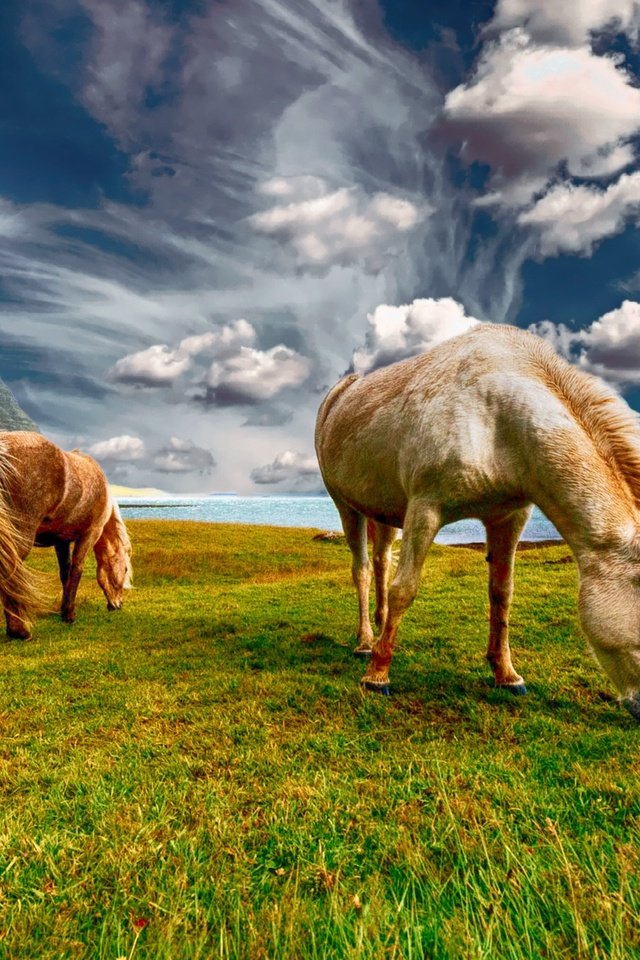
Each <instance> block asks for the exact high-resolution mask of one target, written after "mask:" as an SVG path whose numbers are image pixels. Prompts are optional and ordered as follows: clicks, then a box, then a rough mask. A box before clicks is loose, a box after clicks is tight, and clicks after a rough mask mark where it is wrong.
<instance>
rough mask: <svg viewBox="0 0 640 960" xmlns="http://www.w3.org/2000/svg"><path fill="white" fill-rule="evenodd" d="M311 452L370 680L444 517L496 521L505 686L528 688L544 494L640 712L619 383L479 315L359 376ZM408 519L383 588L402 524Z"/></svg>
mask: <svg viewBox="0 0 640 960" xmlns="http://www.w3.org/2000/svg"><path fill="white" fill-rule="evenodd" d="M316 450H317V454H318V460H319V463H320V468H321V470H322V475H323V478H324V481H325V484H326V487H327V490H328V491H329V493H330V494H331V496H332V497H333V499H334V501H335V503H336V506H337V507H338V510H339V512H340V516H341V518H342V523H343V526H344V531H345V534H346V537H347V541H348V543H349V546H350V548H351V552H352V555H353V566H352V572H353V579H354V583H355V585H356V588H357V591H358V598H359V606H360V622H359V627H358V640H359V647H358V650H357V651H356V652H360V653H364V654H367V653H369V652H370V653H371V654H372V656H371V660H370V663H369V667H368V669H367V671H366V673H365V675H364V677H363V684H364V685H365V686H367V687H371V688H374V689H378V690H381V691H382V692H388V683H389V665H390V662H391V657H392V653H393V646H394V642H395V639H396V633H397V630H398V626H399V623H400V621H401V618H402V616H403V614H404V613H405V611H406V610H407V608H408V607H409V605H410V604H411V603H412V601H413V599H414V597H415V595H416V591H417V589H418V581H419V578H420V572H421V568H422V565H423V561H424V559H425V555H426V553H427V550H428V549H429V546H430V544H431V542H432V541H433V538H434V536H435V535H436V533H437V532H438V530H439V529H440V527H442V526H443V525H444V524H446V523H450V522H451V521H453V520H460V519H461V518H464V517H479V518H480V519H481V520H482V521H483V523H484V525H485V527H486V531H487V554H488V556H487V559H488V560H489V599H490V609H491V613H490V630H489V647H488V650H487V659H488V660H489V662H490V664H491V666H492V668H493V671H494V675H495V682H496V684H497V685H499V686H502V687H506V688H509V689H511V690H512V691H513V692H514V693H524V692H525V687H524V682H523V680H522V677H521V676H520V675H519V674H518V673H517V672H516V671H515V670H514V668H513V665H512V662H511V655H510V651H509V639H508V619H509V606H510V603H511V598H512V593H513V563H514V556H515V549H516V544H517V541H518V538H519V537H520V534H521V532H522V530H523V528H524V525H525V523H526V521H527V518H528V516H529V513H530V510H531V504H537V505H538V506H539V507H540V508H541V510H542V511H543V512H544V513H545V514H546V515H547V517H549V519H550V520H551V521H552V522H553V523H554V524H555V526H556V527H557V529H558V530H559V531H560V533H561V534H562V535H563V537H564V538H565V539H566V541H567V543H568V544H569V546H570V547H571V550H572V551H573V554H574V556H575V558H576V561H577V565H578V570H579V574H580V596H579V612H580V619H581V622H582V625H583V628H584V631H585V633H586V635H587V638H588V639H589V642H590V644H591V646H592V648H593V652H594V654H595V656H596V658H597V660H598V662H599V663H600V664H601V666H602V667H603V669H604V670H605V672H606V673H607V674H608V675H609V677H610V678H611V680H612V681H613V683H614V684H615V686H616V687H617V689H618V690H619V692H620V694H621V696H622V700H623V702H624V704H625V706H626V707H627V708H628V709H629V711H630V712H631V713H632V714H633V715H634V716H635V717H636V718H637V719H640V420H639V419H638V417H637V416H636V415H635V414H634V413H633V412H632V411H631V410H630V409H629V407H628V406H627V405H626V404H625V403H624V401H622V400H621V399H620V398H619V397H618V396H617V395H616V394H615V393H614V392H613V391H612V390H610V389H609V388H608V387H606V386H605V385H604V384H603V383H602V382H601V381H599V380H597V379H596V378H595V377H591V376H589V375H587V374H584V373H582V372H580V371H578V370H576V369H575V368H574V367H572V366H570V365H569V364H567V363H566V362H565V361H564V360H562V359H561V358H560V357H558V356H557V354H556V353H555V352H554V351H553V349H552V348H551V347H550V346H549V345H548V344H547V343H546V342H545V341H543V340H541V339H540V338H539V337H535V336H533V335H532V334H529V333H526V332H524V331H522V330H519V329H517V328H514V327H508V326H502V325H500V326H497V325H494V324H479V325H478V326H476V327H474V328H473V329H472V330H470V331H469V332H468V333H465V334H463V335H462V336H459V337H455V338H454V339H451V340H448V341H446V342H444V343H442V344H440V345H439V346H437V347H435V348H434V349H433V350H430V351H428V352H427V353H425V354H423V355H422V356H419V357H415V358H413V359H410V360H403V361H401V362H399V363H395V364H393V365H391V366H389V367H385V368H384V369H381V370H376V371H375V372H373V373H370V374H368V375H367V376H365V377H358V376H349V377H346V378H345V379H344V380H341V381H340V382H339V383H338V384H337V385H336V386H335V387H333V389H332V390H331V391H330V392H329V393H328V395H327V396H326V398H325V399H324V401H323V403H322V405H321V407H320V410H319V412H318V421H317V426H316ZM366 518H372V519H373V520H375V521H376V524H375V530H376V536H375V546H374V558H373V559H374V569H375V572H376V581H377V604H376V621H377V622H378V624H379V625H381V627H382V631H381V634H380V636H379V638H378V640H377V641H374V639H373V633H372V629H371V625H370V623H369V606H368V594H369V582H370V567H369V559H368V554H367V533H366V526H367V524H366ZM397 527H402V528H403V531H404V532H403V538H402V546H401V550H400V557H399V562H398V567H397V571H396V574H395V577H394V579H393V582H392V584H391V587H390V589H389V591H388V598H387V587H386V580H387V573H388V569H389V561H390V550H391V547H390V544H391V541H392V539H393V533H394V530H393V528H397Z"/></svg>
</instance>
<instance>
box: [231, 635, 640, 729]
mask: <svg viewBox="0 0 640 960" xmlns="http://www.w3.org/2000/svg"><path fill="white" fill-rule="evenodd" d="M234 640H235V641H236V643H235V647H236V649H235V651H234V656H233V658H231V656H230V658H229V663H231V662H233V661H235V662H236V663H237V665H238V666H239V667H241V668H242V669H247V667H248V668H249V669H251V670H254V671H263V672H278V671H280V670H284V671H287V672H288V671H292V670H293V671H295V670H297V671H299V672H300V673H301V674H302V675H306V676H314V677H315V678H318V679H325V680H328V681H335V680H336V679H338V678H340V679H342V680H348V679H349V678H352V680H353V683H354V687H355V686H357V687H359V681H360V675H361V674H362V667H363V664H362V661H361V660H359V659H356V658H354V656H353V644H352V643H345V642H343V641H339V640H338V639H337V638H336V637H335V636H332V635H331V634H328V633H324V632H322V631H313V632H308V633H302V634H300V633H299V632H296V630H295V627H294V625H293V624H290V623H288V622H282V621H281V622H279V623H278V622H275V623H273V624H272V625H271V629H267V630H263V631H261V632H260V633H259V634H251V635H248V634H245V635H244V636H243V637H238V636H237V635H236V637H234ZM527 690H528V693H527V695H526V696H524V697H514V696H513V694H512V693H510V692H508V691H507V690H503V689H500V688H497V687H495V685H494V682H493V678H492V677H491V675H490V669H489V667H488V666H487V669H486V672H484V673H483V671H482V669H481V668H480V667H478V666H476V665H474V664H470V663H468V662H466V661H465V662H461V663H460V665H457V664H455V663H453V662H448V663H443V662H436V661H432V662H429V663H425V662H424V653H423V658H422V660H421V661H420V660H415V659H414V658H413V657H412V655H411V653H410V652H409V651H407V652H404V651H403V650H402V649H400V650H398V652H397V655H396V658H395V659H394V674H393V678H392V681H391V696H390V697H389V703H390V705H391V709H393V710H398V711H400V712H403V713H420V714H422V715H424V716H425V717H426V718H429V716H432V717H437V716H438V715H441V714H446V716H447V717H449V718H451V719H455V718H457V719H458V720H459V721H463V722H464V721H466V722H468V723H471V724H472V725H475V724H476V722H477V719H478V711H479V710H481V709H483V708H486V707H490V708H492V709H493V710H495V711H498V712H500V713H502V714H504V713H508V714H509V715H511V716H515V717H521V718H523V719H526V718H527V717H529V718H530V719H531V720H533V719H534V718H539V719H542V718H544V719H545V720H546V721H547V722H548V721H549V720H552V721H553V722H554V723H555V724H557V725H558V726H562V725H572V724H573V725H580V726H584V727H587V728H589V729H591V730H593V729H607V728H609V729H610V728H612V727H614V728H620V729H623V728H624V729H628V728H629V727H630V726H631V727H632V726H634V721H633V720H632V718H631V717H628V716H627V715H626V712H624V711H623V710H622V707H620V706H618V704H617V698H616V697H615V695H614V694H613V693H608V692H605V691H602V690H592V689H591V688H589V687H587V686H584V685H580V684H578V685H576V686H575V687H574V688H573V689H571V690H568V691H565V690H564V689H563V690H561V691H558V690H553V691H550V690H548V689H547V688H546V685H545V684H544V683H541V684H538V683H536V682H535V679H534V681H533V682H527ZM363 695H364V696H366V697H371V698H377V697H380V694H377V693H375V692H371V691H367V692H363ZM380 699H381V700H385V699H386V698H383V697H380ZM484 712H485V713H486V710H485V711H484Z"/></svg>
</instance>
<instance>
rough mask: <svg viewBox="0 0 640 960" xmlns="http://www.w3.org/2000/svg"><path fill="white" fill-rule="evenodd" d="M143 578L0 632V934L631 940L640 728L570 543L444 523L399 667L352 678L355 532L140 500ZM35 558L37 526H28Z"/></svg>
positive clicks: (4, 947) (74, 953)
mask: <svg viewBox="0 0 640 960" xmlns="http://www.w3.org/2000/svg"><path fill="white" fill-rule="evenodd" d="M129 527H130V532H131V535H132V540H133V543H134V549H135V557H134V560H135V565H134V569H135V583H136V587H135V590H133V591H132V592H131V594H130V595H128V596H127V601H126V605H125V607H124V608H123V610H122V611H120V612H118V613H113V614H108V613H107V610H106V607H105V604H104V600H103V598H102V595H101V594H100V592H99V589H98V587H97V585H96V584H95V581H94V579H93V575H94V571H93V569H92V568H89V569H88V570H87V572H86V575H85V578H84V580H83V582H82V583H81V586H80V593H79V603H78V619H77V622H76V624H75V625H74V626H72V627H69V626H67V625H65V624H63V623H61V622H60V621H59V620H58V619H57V618H56V617H54V616H48V617H45V618H43V619H41V620H39V621H38V623H37V624H36V627H35V630H34V639H33V640H32V641H30V642H27V643H21V642H19V641H12V642H7V643H5V644H4V645H3V650H2V653H3V656H2V658H1V661H0V664H1V670H2V677H1V682H0V722H1V723H2V737H1V740H0V958H5V957H6V958H12V960H13V958H29V960H32V958H56V960H60V958H81V957H82V958H85V957H86V958H91V960H93V958H111V960H116V958H137V960H141V958H149V960H183V958H184V960H187V958H189V960H191V958H202V960H205V958H206V960H209V958H242V960H244V958H246V960H260V958H265V960H267V958H268V960H276V958H278V960H279V958H291V960H294V958H295V960H298V958H301V960H307V958H309V960H311V958H313V960H328V958H363V960H364V958H371V960H373V958H375V960H379V958H397V960H400V958H402V960H415V958H423V957H424V958H436V960H440V958H464V960H467V958H470V960H475V958H487V960H489V958H490V960H500V958H508V960H518V958H522V960H525V958H526V960H531V958H538V957H544V958H567V960H575V958H585V960H586V958H589V960H592V958H602V960H605V958H606V960H621V958H627V957H628V958H633V957H637V956H640V871H639V869H638V868H639V859H640V846H639V843H638V839H639V834H638V826H639V823H640V786H639V777H638V773H639V763H638V742H639V736H640V731H638V728H637V727H636V726H634V723H633V721H632V720H631V719H630V718H629V717H628V716H627V714H626V713H625V711H623V709H622V708H621V707H620V706H619V705H618V704H617V703H616V701H615V698H614V697H613V691H612V690H611V688H610V687H609V685H608V682H607V681H606V679H605V678H604V677H603V675H602V674H601V673H600V672H599V670H598V669H597V667H596V666H595V664H594V663H593V661H592V660H591V659H590V657H589V655H588V654H587V653H586V645H585V642H584V640H583V639H582V637H581V635H580V633H579V630H578V627H577V621H576V610H575V602H576V569H575V564H573V563H558V562H556V561H558V560H559V559H561V558H562V557H564V556H566V554H567V549H566V547H563V546H560V547H552V548H545V549H540V550H532V551H528V552H523V553H521V554H519V556H518V563H517V584H516V599H515V604H514V610H513V623H512V647H513V652H514V662H515V665H516V668H517V669H518V670H519V671H520V672H521V673H522V674H523V675H524V677H525V680H526V681H527V686H528V689H529V695H528V696H527V697H524V698H513V697H511V696H510V695H509V694H507V693H504V692H503V691H499V690H495V689H493V687H492V684H491V680H490V674H489V671H488V668H487V666H486V664H485V661H484V651H485V648H486V641H487V623H486V622H487V601H486V582H485V580H486V564H485V562H484V558H483V556H482V554H481V553H476V552H473V551H469V550H460V549H453V548H450V547H435V548H433V550H432V552H431V554H430V556H429V558H428V561H427V564H426V566H425V576H424V582H423V584H422V588H421V590H420V594H419V596H418V599H417V600H416V602H415V604H414V605H413V607H412V608H411V610H410V611H409V612H408V614H407V616H406V617H405V620H404V623H403V625H402V628H401V635H400V647H399V649H398V651H397V654H396V657H395V660H394V664H393V666H392V684H393V696H392V697H391V698H389V699H387V698H384V697H379V696H377V695H375V694H366V695H365V694H363V693H362V692H361V691H360V689H359V684H358V681H359V678H360V675H361V673H362V671H363V666H362V664H361V663H359V662H358V661H356V660H354V658H353V656H352V653H351V650H352V647H353V644H354V641H353V632H354V629H353V628H354V625H355V614H356V605H355V596H354V592H353V589H352V587H351V583H350V572H349V568H350V560H349V556H348V552H347V550H346V547H345V546H344V544H341V543H336V542H327V543H322V542H314V541H313V540H312V539H311V533H310V532H309V531H299V530H278V529H273V528H258V527H225V526H216V525H205V524H189V523H169V522H152V521H137V522H131V523H130V524H129ZM34 557H35V561H34V562H35V563H36V565H37V566H38V567H40V568H41V569H45V570H49V571H51V575H52V577H53V570H54V557H53V552H52V551H46V552H44V551H43V552H40V553H38V554H35V553H34Z"/></svg>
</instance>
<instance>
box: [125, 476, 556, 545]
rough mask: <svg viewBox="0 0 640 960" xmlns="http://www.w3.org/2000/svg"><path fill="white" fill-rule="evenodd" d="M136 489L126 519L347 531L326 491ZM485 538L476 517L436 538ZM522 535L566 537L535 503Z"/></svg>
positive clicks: (127, 505) (527, 539) (448, 540)
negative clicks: (160, 491) (204, 492)
mask: <svg viewBox="0 0 640 960" xmlns="http://www.w3.org/2000/svg"><path fill="white" fill-rule="evenodd" d="M112 489H113V488H112ZM116 489H117V488H116ZM124 489H127V490H129V489H131V488H124ZM135 494H136V495H132V494H129V493H127V494H120V495H116V499H117V500H118V503H119V505H120V509H121V511H122V515H123V517H124V519H125V520H127V519H132V520H133V519H135V520H138V519H139V520H145V519H149V520H162V519H166V520H191V521H196V522H200V523H231V524H243V525H244V524H250V525H252V524H256V525H259V526H270V527H302V528H306V529H312V530H321V531H322V530H325V531H336V532H341V531H342V525H341V523H340V517H339V515H338V511H337V510H336V507H335V505H334V503H333V500H332V499H331V497H328V496H326V495H322V496H321V495H315V496H308V495H305V496H300V495H298V496H296V495H289V494H286V495H285V494H280V495H277V494H266V495H263V496H257V497H256V496H253V497H244V496H239V495H238V494H235V493H229V494H217V495H211V494H208V495H204V496H202V495H201V496H180V495H178V494H174V495H171V494H161V495H160V496H149V495H148V494H145V491H144V490H136V491H135ZM484 540H485V530H484V527H483V526H482V523H481V522H480V521H479V520H473V519H469V520H459V521H457V522H456V523H452V524H449V525H447V526H446V527H443V528H442V530H440V531H439V533H438V535H437V536H436V543H444V544H460V545H465V546H466V545H469V544H473V543H484ZM522 541H524V542H531V543H537V544H539V545H542V543H543V542H545V541H553V542H554V543H561V542H562V538H561V537H560V534H559V533H558V531H557V530H556V529H555V527H554V526H553V524H552V523H551V522H550V521H549V520H547V518H546V517H545V516H544V515H543V514H542V513H541V512H540V511H539V510H538V509H534V511H533V514H532V517H531V519H530V521H529V523H528V524H527V526H526V528H525V530H524V533H523V536H522Z"/></svg>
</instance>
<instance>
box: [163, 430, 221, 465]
mask: <svg viewBox="0 0 640 960" xmlns="http://www.w3.org/2000/svg"><path fill="white" fill-rule="evenodd" d="M215 465H216V462H215V460H214V458H213V455H212V454H211V451H210V450H205V449H204V448H203V447H198V446H197V445H196V444H195V443H193V441H191V440H183V439H182V438H180V437H171V438H170V440H169V442H168V443H167V444H166V446H164V447H161V448H160V449H159V450H157V451H156V452H155V454H154V456H153V459H152V468H153V469H154V470H157V471H158V472H159V473H194V472H196V473H209V472H210V471H211V470H212V469H213V467H215Z"/></svg>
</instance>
